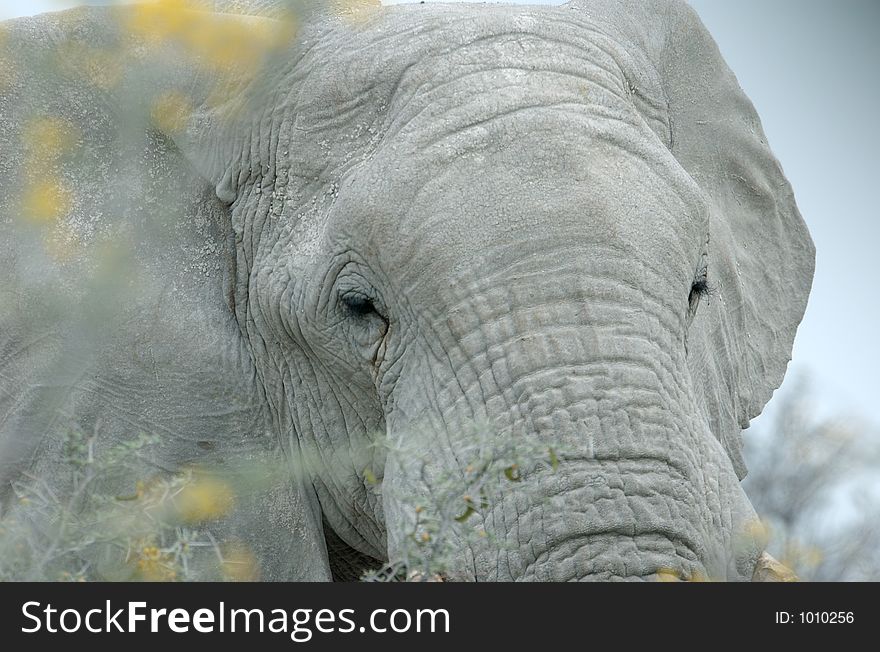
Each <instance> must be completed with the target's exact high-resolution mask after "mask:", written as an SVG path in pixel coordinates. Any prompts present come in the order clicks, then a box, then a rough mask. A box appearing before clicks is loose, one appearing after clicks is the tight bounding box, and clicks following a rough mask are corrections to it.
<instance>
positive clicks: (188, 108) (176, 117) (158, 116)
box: [151, 91, 192, 134]
mask: <svg viewBox="0 0 880 652" xmlns="http://www.w3.org/2000/svg"><path fill="white" fill-rule="evenodd" d="M191 113H192V105H191V104H190V101H189V99H187V98H186V96H184V95H183V94H182V93H177V92H174V91H171V92H168V93H164V94H162V95H160V96H159V98H158V99H157V100H156V101H155V102H154V103H153V110H152V111H151V117H152V119H153V123H154V124H155V125H156V126H157V127H158V128H159V129H160V130H161V131H163V132H164V133H166V134H174V133H177V132H180V131H182V130H183V129H184V127H186V123H187V120H189V116H190V114H191Z"/></svg>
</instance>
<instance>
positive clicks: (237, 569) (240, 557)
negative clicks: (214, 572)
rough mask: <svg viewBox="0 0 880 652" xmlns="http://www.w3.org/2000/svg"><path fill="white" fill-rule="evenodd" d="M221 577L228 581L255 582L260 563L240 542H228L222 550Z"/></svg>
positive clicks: (257, 578)
mask: <svg viewBox="0 0 880 652" xmlns="http://www.w3.org/2000/svg"><path fill="white" fill-rule="evenodd" d="M222 557H223V564H222V571H223V577H224V578H226V579H227V580H228V581H230V582H256V581H258V580H259V579H260V564H259V562H258V561H257V558H256V557H255V556H254V553H253V552H251V551H250V549H248V548H247V547H246V546H244V545H242V544H240V543H230V544H227V545H226V546H224V548H223V550H222Z"/></svg>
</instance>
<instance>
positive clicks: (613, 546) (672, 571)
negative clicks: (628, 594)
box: [518, 530, 708, 582]
mask: <svg viewBox="0 0 880 652" xmlns="http://www.w3.org/2000/svg"><path fill="white" fill-rule="evenodd" d="M698 550H699V548H698V546H697V544H696V543H695V541H693V539H692V537H691V536H690V535H689V534H688V533H686V532H675V533H671V532H660V531H642V532H638V531H637V532H634V533H625V534H624V533H621V532H619V531H615V530H607V531H595V532H590V533H589V534H577V535H569V536H565V537H558V538H556V539H551V540H549V541H548V542H547V544H546V546H545V547H544V549H543V550H542V551H541V552H539V553H538V554H537V555H535V556H534V558H533V559H532V560H531V561H530V562H529V563H528V564H526V566H525V568H524V570H523V572H522V574H521V575H520V577H519V578H518V579H520V580H523V581H542V580H543V581H547V580H550V581H578V582H589V581H645V580H652V579H664V578H666V577H671V578H676V579H680V580H683V581H688V580H695V579H701V578H706V577H708V572H707V570H706V568H705V566H704V565H703V563H702V561H700V560H701V558H702V556H701V555H700V554H699V553H698ZM560 571H561V572H560Z"/></svg>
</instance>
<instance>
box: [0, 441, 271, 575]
mask: <svg viewBox="0 0 880 652" xmlns="http://www.w3.org/2000/svg"><path fill="white" fill-rule="evenodd" d="M156 444H157V440H156V438H155V437H150V436H146V435H141V436H138V437H135V438H134V439H132V440H130V441H127V442H124V443H121V444H117V445H115V446H112V447H110V448H107V449H105V450H102V451H101V450H99V442H98V441H97V438H96V437H94V436H91V437H90V436H87V435H85V434H84V433H81V432H78V431H71V432H70V434H69V435H68V437H67V439H66V440H65V441H64V443H63V448H62V451H63V452H62V455H63V464H62V465H61V466H59V467H58V468H59V470H60V475H61V476H62V477H58V476H56V477H53V478H51V482H50V481H47V480H45V479H43V478H39V477H36V476H33V475H25V476H24V477H23V478H21V479H20V480H19V481H18V482H16V483H15V485H14V487H13V491H14V499H13V503H12V504H11V505H10V506H8V507H7V509H6V512H7V513H6V514H4V518H3V520H2V522H0V580H6V581H9V580H30V581H58V580H76V581H93V580H113V581H119V580H144V581H172V580H183V581H190V580H223V579H227V580H254V579H259V566H258V564H257V562H256V558H255V557H254V555H253V554H252V553H251V552H250V551H249V550H247V548H246V547H244V546H243V545H242V544H240V543H238V542H235V541H224V542H218V541H216V540H215V538H214V537H213V536H212V535H211V533H210V532H209V529H208V527H207V526H208V525H210V524H211V523H212V522H214V521H217V520H218V519H221V518H223V517H224V516H226V515H227V514H228V513H229V512H230V511H231V510H232V509H233V508H234V506H235V496H236V493H237V492H239V491H247V487H246V485H247V484H248V482H249V481H250V479H249V478H247V477H246V476H241V475H235V474H222V475H219V474H217V473H216V472H214V473H212V472H207V471H205V470H203V469H195V468H191V469H186V470H184V471H182V472H180V473H175V474H165V475H162V476H155V477H153V478H151V479H149V480H147V481H137V482H136V484H135V489H134V492H133V493H132V494H130V495H115V494H113V493H111V492H109V487H111V486H114V485H116V484H118V479H119V478H120V477H127V476H128V477H138V476H139V475H140V474H142V473H143V469H144V468H145V466H150V457H151V453H150V451H151V449H152V448H153V447H154V446H155V445H156Z"/></svg>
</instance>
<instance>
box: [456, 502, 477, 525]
mask: <svg viewBox="0 0 880 652" xmlns="http://www.w3.org/2000/svg"><path fill="white" fill-rule="evenodd" d="M475 512H476V510H475V509H474V508H473V505H468V506H467V509H466V510H464V514H462V515H461V516H456V517H455V520H456V521H458V522H459V523H464V522H465V521H466V520H468V519H469V518H470V517H471V514H473V513H475Z"/></svg>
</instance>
